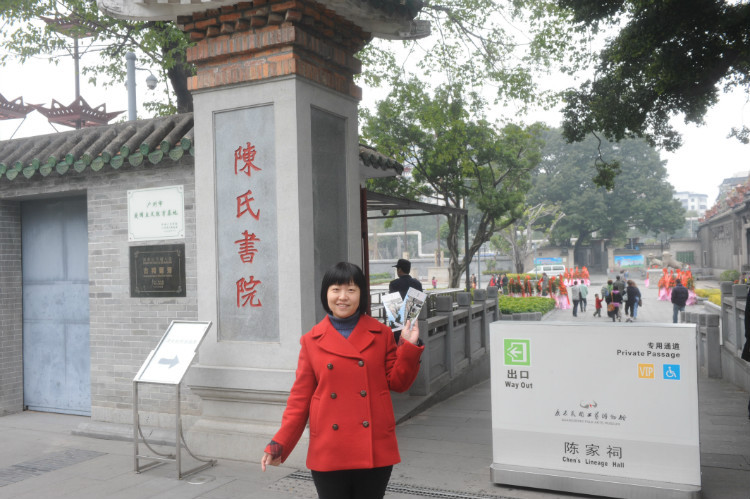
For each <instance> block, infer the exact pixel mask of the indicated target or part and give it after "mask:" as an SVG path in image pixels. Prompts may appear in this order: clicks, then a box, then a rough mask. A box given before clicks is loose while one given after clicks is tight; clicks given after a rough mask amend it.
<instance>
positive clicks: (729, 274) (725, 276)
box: [719, 270, 740, 282]
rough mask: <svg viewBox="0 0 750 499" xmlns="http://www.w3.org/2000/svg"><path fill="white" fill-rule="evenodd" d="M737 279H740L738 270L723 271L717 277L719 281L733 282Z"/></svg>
mask: <svg viewBox="0 0 750 499" xmlns="http://www.w3.org/2000/svg"><path fill="white" fill-rule="evenodd" d="M739 278H740V272H739V270H725V271H724V272H722V273H721V275H720V276H719V281H729V282H734V281H736V280H737V279H739Z"/></svg>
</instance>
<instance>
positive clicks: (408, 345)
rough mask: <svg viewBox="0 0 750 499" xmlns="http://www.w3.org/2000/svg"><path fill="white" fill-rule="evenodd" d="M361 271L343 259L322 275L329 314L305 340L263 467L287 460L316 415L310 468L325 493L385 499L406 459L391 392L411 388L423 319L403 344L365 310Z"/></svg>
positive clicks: (336, 497)
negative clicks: (402, 454)
mask: <svg viewBox="0 0 750 499" xmlns="http://www.w3.org/2000/svg"><path fill="white" fill-rule="evenodd" d="M366 289H367V282H366V279H365V275H364V273H363V272H362V270H361V269H360V268H359V267H358V266H356V265H354V264H352V263H348V262H340V263H337V264H336V265H335V266H333V267H332V268H331V269H329V270H328V271H327V272H326V274H325V275H324V276H323V282H322V284H321V288H320V301H321V303H322V304H323V308H324V309H325V310H326V312H327V313H328V315H326V317H324V318H323V320H322V321H320V322H319V323H318V324H317V325H316V326H314V327H313V328H312V329H311V330H310V331H309V332H308V333H307V334H305V335H303V336H302V338H301V339H300V343H301V345H302V348H301V349H300V353H299V360H298V363H297V373H296V379H295V381H294V384H293V385H292V389H291V392H290V393H289V398H288V399H287V405H286V409H285V410H284V415H283V416H282V419H281V428H280V429H279V431H278V432H277V433H276V435H274V437H273V439H272V440H271V442H270V443H269V444H268V445H267V446H266V448H265V450H264V452H263V458H262V460H261V469H262V470H263V471H265V470H266V466H268V465H272V466H278V465H279V464H281V463H282V462H284V461H285V460H286V459H287V458H288V457H289V454H290V453H291V452H292V450H293V449H294V447H295V445H297V442H298V441H299V439H300V437H301V436H302V432H303V431H304V430H305V427H306V426H307V423H308V421H309V425H310V443H309V446H308V451H307V467H308V468H310V470H311V471H312V477H313V482H314V483H315V488H316V489H317V491H318V496H319V497H320V498H321V499H382V498H383V496H384V495H385V489H386V487H387V485H388V481H389V480H390V476H391V471H392V469H393V465H394V464H396V463H398V462H400V460H401V458H400V456H399V452H398V443H397V442H396V433H395V431H394V429H395V425H396V422H395V417H394V414H393V405H392V403H391V396H390V391H391V390H393V391H397V392H404V391H406V390H408V389H409V387H410V386H411V384H412V383H413V382H414V379H415V378H416V376H417V372H418V371H419V357H420V356H421V354H422V351H423V350H424V347H423V346H422V342H421V340H420V339H419V326H418V324H417V322H416V321H414V323H413V324H410V323H409V321H407V322H406V324H405V327H404V329H403V330H402V333H401V339H400V341H399V344H396V342H395V340H394V338H393V332H391V330H390V329H389V328H388V327H387V326H385V325H384V324H381V323H380V322H378V321H377V320H376V319H374V318H372V317H370V316H369V315H366V312H367V310H368V308H369V303H368V302H369V296H368V295H367V293H364V292H363V291H364V290H366Z"/></svg>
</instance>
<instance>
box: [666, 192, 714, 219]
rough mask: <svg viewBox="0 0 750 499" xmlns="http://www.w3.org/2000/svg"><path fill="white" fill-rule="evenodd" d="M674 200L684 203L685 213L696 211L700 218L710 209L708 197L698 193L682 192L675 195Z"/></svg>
mask: <svg viewBox="0 0 750 499" xmlns="http://www.w3.org/2000/svg"><path fill="white" fill-rule="evenodd" d="M674 198H675V199H677V200H678V201H679V202H680V203H682V207H683V208H685V211H695V212H697V213H698V216H699V217H702V216H703V214H704V213H705V212H706V210H707V209H708V195H706V194H699V193H696V192H687V191H680V192H675V193H674Z"/></svg>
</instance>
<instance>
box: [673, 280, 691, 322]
mask: <svg viewBox="0 0 750 499" xmlns="http://www.w3.org/2000/svg"><path fill="white" fill-rule="evenodd" d="M687 300H688V290H687V288H686V287H685V286H683V285H682V282H681V281H680V280H679V279H677V280H676V282H675V284H674V288H672V322H673V323H674V324H677V317H678V315H679V313H680V312H684V311H685V304H686V303H687Z"/></svg>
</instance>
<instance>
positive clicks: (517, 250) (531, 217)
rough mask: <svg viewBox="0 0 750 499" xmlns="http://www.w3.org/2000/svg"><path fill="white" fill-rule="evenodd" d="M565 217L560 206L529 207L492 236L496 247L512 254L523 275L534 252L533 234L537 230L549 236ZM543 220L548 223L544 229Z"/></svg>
mask: <svg viewBox="0 0 750 499" xmlns="http://www.w3.org/2000/svg"><path fill="white" fill-rule="evenodd" d="M564 216H565V213H563V212H562V211H561V210H560V207H559V206H556V205H551V204H548V203H545V202H541V203H538V204H536V205H534V206H529V207H527V208H526V209H525V210H524V212H523V214H522V216H521V217H519V218H518V219H516V220H515V221H514V222H513V223H511V224H510V225H508V226H507V227H505V228H503V229H501V230H499V231H498V233H497V234H496V235H495V236H492V239H493V241H496V243H495V245H496V246H498V247H501V248H502V249H503V250H505V251H506V252H508V253H510V255H511V256H512V257H513V263H514V265H515V267H516V272H517V273H519V274H521V273H523V272H524V270H525V269H524V265H525V263H524V262H525V261H526V257H527V256H529V255H530V254H531V253H532V252H533V251H534V246H533V245H534V241H533V239H532V234H533V233H534V231H535V229H540V228H541V229H543V233H544V235H545V236H548V235H549V234H550V232H552V230H553V229H554V228H555V225H557V223H558V222H559V221H560V220H561V219H562V218H563V217H564ZM543 218H546V219H547V220H548V223H547V225H546V227H543V228H542V227H540V226H539V222H540V221H541V219H543Z"/></svg>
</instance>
